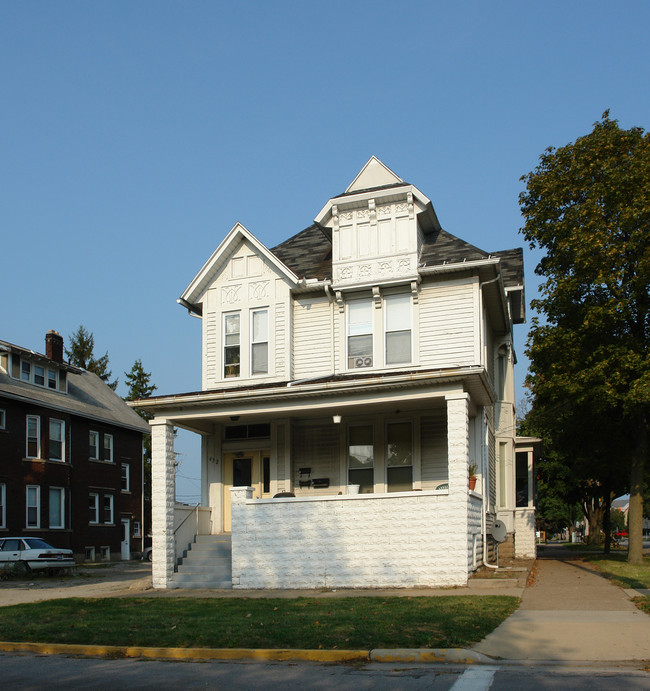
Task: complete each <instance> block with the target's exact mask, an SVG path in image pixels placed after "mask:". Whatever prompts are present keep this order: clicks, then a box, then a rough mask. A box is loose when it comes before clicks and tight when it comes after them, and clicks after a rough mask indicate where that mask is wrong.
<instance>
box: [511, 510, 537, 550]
mask: <svg viewBox="0 0 650 691" xmlns="http://www.w3.org/2000/svg"><path fill="white" fill-rule="evenodd" d="M536 556H537V545H536V542H535V509H516V510H515V557H516V558H517V559H534V558H535V557H536Z"/></svg>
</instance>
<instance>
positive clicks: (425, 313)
mask: <svg viewBox="0 0 650 691" xmlns="http://www.w3.org/2000/svg"><path fill="white" fill-rule="evenodd" d="M419 307H420V364H421V365H422V366H423V367H456V366H468V365H473V364H476V360H477V354H476V353H475V328H476V327H477V324H476V323H475V314H476V288H475V286H474V285H473V284H472V283H470V282H456V281H454V282H450V283H444V284H443V283H436V284H433V285H426V286H423V287H422V289H421V292H420V300H419Z"/></svg>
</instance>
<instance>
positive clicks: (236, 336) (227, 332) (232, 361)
mask: <svg viewBox="0 0 650 691" xmlns="http://www.w3.org/2000/svg"><path fill="white" fill-rule="evenodd" d="M223 324H224V328H223V333H224V343H223V363H224V371H223V375H224V377H225V378H226V379H228V378H230V377H238V376H239V375H240V365H241V315H240V314H239V313H238V312H237V313H234V314H225V315H224V323H223Z"/></svg>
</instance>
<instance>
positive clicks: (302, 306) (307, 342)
mask: <svg viewBox="0 0 650 691" xmlns="http://www.w3.org/2000/svg"><path fill="white" fill-rule="evenodd" d="M293 366H294V379H307V378H309V377H318V376H321V375H327V374H331V373H332V372H333V369H334V368H333V363H332V307H331V304H330V302H329V300H328V299H327V298H325V297H323V298H301V299H298V300H296V301H294V303H293Z"/></svg>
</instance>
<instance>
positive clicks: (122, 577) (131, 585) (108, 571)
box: [0, 561, 151, 607]
mask: <svg viewBox="0 0 650 691" xmlns="http://www.w3.org/2000/svg"><path fill="white" fill-rule="evenodd" d="M149 588H151V564H149V563H148V562H140V561H128V562H115V563H111V564H98V565H97V566H87V565H80V566H77V567H76V568H75V573H74V574H73V575H71V576H58V577H57V576H46V575H32V577H31V578H29V577H28V578H24V579H21V580H7V581H0V607H4V606H6V605H18V604H22V603H25V602H39V601H40V600H57V599H59V598H63V597H120V596H126V595H130V596H133V595H138V594H139V593H142V592H144V591H145V590H148V589H149Z"/></svg>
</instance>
